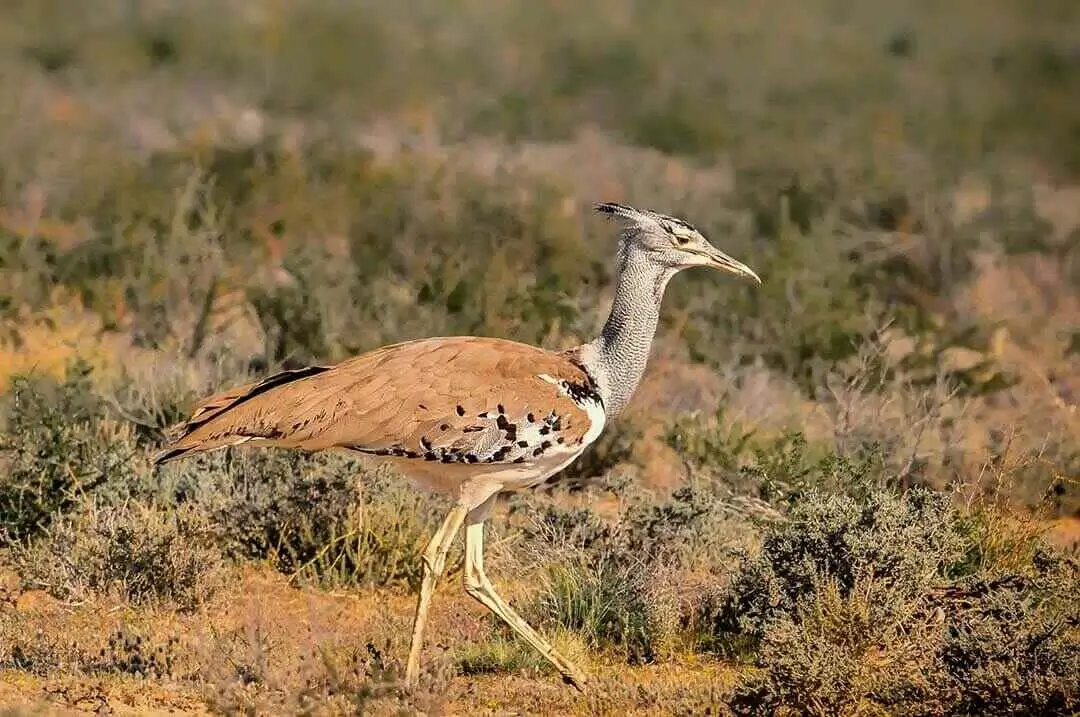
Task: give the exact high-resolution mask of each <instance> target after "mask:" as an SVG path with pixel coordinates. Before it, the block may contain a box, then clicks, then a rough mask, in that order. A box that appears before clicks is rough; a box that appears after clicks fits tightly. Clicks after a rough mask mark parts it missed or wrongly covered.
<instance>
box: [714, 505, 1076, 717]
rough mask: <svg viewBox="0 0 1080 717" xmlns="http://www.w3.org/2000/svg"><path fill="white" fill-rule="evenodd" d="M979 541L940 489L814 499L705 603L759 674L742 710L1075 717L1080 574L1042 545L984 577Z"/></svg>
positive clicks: (718, 637)
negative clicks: (974, 554) (976, 548)
mask: <svg viewBox="0 0 1080 717" xmlns="http://www.w3.org/2000/svg"><path fill="white" fill-rule="evenodd" d="M998 527H999V529H1000V528H1003V526H1000V525H999V526H998ZM973 535H975V532H973V531H971V530H970V528H969V527H967V526H966V525H965V518H964V516H961V514H960V513H959V512H958V511H956V510H954V509H953V508H951V507H950V505H949V501H948V499H947V497H946V496H943V495H935V494H932V493H928V492H924V491H921V490H913V491H911V492H909V493H908V494H905V495H901V496H896V495H892V494H889V493H884V492H883V493H875V494H872V495H870V496H869V497H868V498H867V499H865V500H863V501H856V500H855V499H852V498H848V497H838V496H828V495H821V494H812V495H810V496H807V498H806V502H805V503H804V504H802V505H800V506H798V507H796V508H795V509H794V510H793V511H792V513H791V515H790V516H789V519H788V520H787V521H785V522H782V523H778V524H776V525H774V526H773V527H772V528H770V529H769V530H768V531H767V532H766V534H765V536H764V538H763V542H762V547H761V551H760V553H759V554H758V555H756V556H753V557H748V558H746V559H745V560H744V561H743V564H742V565H741V567H740V568H739V569H738V570H737V571H736V572H735V574H734V576H733V577H732V579H731V582H730V584H729V585H728V586H727V587H725V588H723V589H722V590H720V591H719V592H718V593H717V594H716V595H715V596H714V597H713V598H712V599H711V600H707V601H705V602H704V603H703V605H704V608H703V613H704V614H705V616H706V617H707V619H706V621H705V622H706V624H711V627H712V641H711V644H709V647H711V649H719V650H723V651H726V652H728V653H735V654H738V655H740V656H743V657H749V658H750V659H751V661H752V662H753V665H754V666H755V667H756V668H757V669H756V670H755V671H754V672H753V673H751V674H749V675H748V676H746V677H744V678H743V679H742V680H741V681H740V684H739V685H738V687H737V689H736V690H735V691H734V692H733V694H732V696H731V700H730V706H731V708H732V709H733V711H735V712H736V713H737V714H760V715H765V714H776V713H778V712H782V713H784V714H792V715H820V714H838V715H844V714H847V715H856V714H859V715H861V714H881V715H885V714H899V715H927V716H929V715H968V714H1017V715H1019V714H1048V715H1050V714H1052V715H1058V714H1060V715H1065V714H1072V713H1073V711H1074V710H1075V709H1077V708H1078V707H1080V689H1078V687H1077V683H1076V681H1075V679H1074V676H1075V675H1076V674H1077V672H1076V671H1077V668H1078V664H1080V663H1078V661H1080V630H1078V629H1077V628H1078V626H1080V622H1078V617H1080V615H1078V613H1077V609H1076V602H1075V599H1074V597H1073V596H1074V595H1075V591H1076V589H1077V588H1078V587H1080V569H1078V566H1077V564H1076V562H1075V561H1073V560H1069V559H1065V558H1063V557H1061V556H1055V555H1054V554H1051V553H1048V552H1046V551H1044V550H1042V549H1036V550H1033V551H1029V552H1028V557H1027V559H1026V560H1025V561H1023V564H1020V565H1018V564H1016V563H1015V561H1014V562H1012V563H1010V565H1011V566H1012V569H1006V567H1005V563H1002V564H999V565H992V564H991V565H986V564H984V565H982V566H980V567H979V568H978V569H979V572H978V573H977V574H972V572H971V570H972V569H973V567H972V566H973V563H972V562H971V561H970V559H969V554H970V551H971V549H972V548H971V545H970V542H969V541H970V540H971V536H973Z"/></svg>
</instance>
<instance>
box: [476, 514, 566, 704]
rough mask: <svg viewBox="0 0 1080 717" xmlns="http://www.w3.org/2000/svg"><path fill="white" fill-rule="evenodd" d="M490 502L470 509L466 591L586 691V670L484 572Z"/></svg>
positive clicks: (563, 674)
mask: <svg viewBox="0 0 1080 717" xmlns="http://www.w3.org/2000/svg"><path fill="white" fill-rule="evenodd" d="M488 507H489V506H488V504H484V505H482V506H480V507H479V508H476V509H475V510H473V511H472V512H470V513H469V518H468V524H467V525H466V527H465V592H467V593H469V595H471V596H472V597H474V598H476V599H477V600H479V601H480V602H481V603H483V605H484V606H485V607H487V609H488V610H491V611H492V612H493V613H495V614H496V615H498V616H499V618H500V619H501V620H502V621H503V622H505V623H506V624H507V625H509V626H510V628H511V629H513V631H514V632H516V633H517V634H518V635H520V636H521V637H522V638H524V640H525V641H526V642H528V643H529V644H530V645H532V646H533V648H534V649H535V650H536V651H537V652H539V653H540V654H541V655H543V656H544V658H545V659H546V660H547V661H548V662H550V663H551V664H553V665H554V666H555V668H556V669H557V670H558V671H559V672H560V673H562V676H563V679H564V680H566V681H567V682H569V683H570V684H571V685H573V686H574V687H576V688H578V689H579V690H581V691H582V692H584V691H585V682H586V677H585V673H584V672H582V671H581V670H579V669H578V668H577V667H576V666H575V665H574V664H573V663H571V662H570V661H569V660H567V659H566V658H565V657H563V656H562V655H560V654H559V653H558V651H557V650H555V648H554V647H552V646H551V644H550V643H549V642H548V641H547V640H545V639H544V638H543V637H541V636H540V634H539V633H538V632H536V630H534V629H533V628H532V626H531V625H529V623H527V622H525V620H524V619H523V618H522V617H521V616H520V615H518V614H517V613H516V612H514V610H513V608H511V607H510V606H509V605H507V604H506V602H505V601H504V600H503V599H502V598H501V597H499V595H498V594H497V593H496V592H495V588H494V587H493V586H492V584H491V581H490V580H488V577H487V575H486V574H485V573H484V519H485V518H486V516H487V508H488Z"/></svg>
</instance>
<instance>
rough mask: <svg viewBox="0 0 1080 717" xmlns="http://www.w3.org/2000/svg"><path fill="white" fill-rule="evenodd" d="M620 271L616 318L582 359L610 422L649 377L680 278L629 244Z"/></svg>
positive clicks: (613, 309) (621, 254)
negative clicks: (671, 284)
mask: <svg viewBox="0 0 1080 717" xmlns="http://www.w3.org/2000/svg"><path fill="white" fill-rule="evenodd" d="M617 267H618V269H617V278H616V284H615V300H614V302H613V303H612V306H611V314H610V315H609V316H608V319H607V323H605V324H604V328H603V330H602V331H601V332H600V335H599V336H598V337H597V338H596V339H594V340H593V341H590V342H589V343H587V344H585V345H584V346H582V347H581V354H580V356H581V362H582V365H583V366H584V367H585V369H586V370H587V371H588V372H589V375H590V376H592V378H593V380H594V381H596V383H597V389H598V390H599V393H600V396H601V398H603V400H604V412H605V413H606V414H607V416H608V417H609V418H611V417H614V416H615V415H617V414H618V413H619V412H620V411H622V409H623V408H624V407H625V406H626V404H627V403H629V401H630V398H631V396H633V394H634V390H635V389H636V388H637V386H638V383H639V382H640V381H641V377H642V375H643V374H644V373H645V366H646V364H647V363H648V360H649V350H650V348H651V347H652V340H653V336H654V335H655V334H656V326H657V323H658V322H659V320H660V304H661V302H662V301H663V299H664V290H665V289H666V288H667V283H668V281H669V280H670V279H671V277H672V276H673V275H674V274H675V272H676V270H675V269H673V268H671V267H665V266H662V265H659V264H657V263H656V262H655V261H652V260H650V259H649V258H648V257H647V256H645V254H644V253H643V252H642V251H641V250H640V249H636V248H635V245H634V244H632V243H630V242H628V241H626V240H625V238H624V241H623V242H622V244H621V247H620V250H619V257H618V263H617Z"/></svg>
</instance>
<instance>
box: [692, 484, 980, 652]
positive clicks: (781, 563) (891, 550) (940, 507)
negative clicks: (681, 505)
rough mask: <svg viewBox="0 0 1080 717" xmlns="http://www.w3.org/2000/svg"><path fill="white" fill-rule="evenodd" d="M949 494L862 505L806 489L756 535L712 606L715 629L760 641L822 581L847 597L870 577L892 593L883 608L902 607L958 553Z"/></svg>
mask: <svg viewBox="0 0 1080 717" xmlns="http://www.w3.org/2000/svg"><path fill="white" fill-rule="evenodd" d="M963 552H964V544H963V542H962V539H961V536H960V534H959V533H958V531H957V529H956V526H955V524H954V518H953V509H952V507H951V506H950V501H949V497H948V496H946V495H942V494H936V493H931V492H928V491H924V490H913V491H911V492H909V493H907V494H905V495H903V496H899V497H898V496H895V495H892V494H890V493H888V492H884V491H882V492H877V493H873V494H871V496H870V497H869V498H868V499H867V500H866V501H865V502H859V501H856V500H855V499H854V498H849V497H845V496H837V495H828V494H823V493H811V494H808V495H807V496H805V497H804V499H803V501H802V502H800V503H797V504H796V505H795V506H794V508H793V509H792V511H791V513H790V514H789V515H787V516H786V518H785V519H784V521H783V522H782V523H781V524H780V525H779V526H777V527H775V528H773V529H771V530H769V531H768V532H766V534H765V535H764V537H763V538H762V546H761V551H760V552H759V553H758V554H757V555H756V556H754V557H750V558H747V559H746V560H744V562H743V564H742V565H741V567H740V568H739V570H738V571H737V572H736V573H735V575H734V577H733V579H732V581H731V584H730V586H729V587H727V588H726V590H725V591H724V593H723V595H722V596H721V597H720V599H719V603H718V604H717V605H715V606H714V607H713V608H711V609H714V610H715V614H714V615H713V621H714V622H713V634H714V636H715V638H716V639H717V640H718V642H720V643H721V644H722V643H724V642H725V641H726V640H727V639H728V638H730V637H738V638H741V639H745V638H749V639H750V640H755V639H761V638H762V637H763V636H764V635H765V633H766V631H767V630H768V629H769V626H770V624H771V623H772V622H773V621H774V620H775V619H776V618H778V617H780V616H782V615H789V616H790V615H794V614H796V613H797V612H798V610H799V608H800V606H801V605H802V604H803V603H804V602H805V601H807V600H812V599H813V597H814V596H815V594H816V593H817V591H818V590H819V589H820V588H821V587H822V586H823V585H824V583H826V582H831V583H833V584H834V585H835V588H836V590H838V591H839V595H840V597H841V598H842V599H847V598H848V596H849V595H850V594H851V592H852V590H854V589H855V587H856V585H858V584H862V583H865V582H866V581H870V582H872V583H875V584H880V585H882V586H885V587H887V588H888V589H889V590H890V591H892V593H893V596H894V599H893V600H892V601H891V604H890V605H886V606H883V608H882V609H885V610H890V609H894V608H895V609H896V610H901V611H902V610H903V609H904V606H905V605H906V604H908V603H909V602H910V601H911V600H913V599H915V597H916V596H918V595H919V594H921V593H922V592H925V591H927V590H929V589H931V588H932V587H934V586H935V585H937V584H938V582H939V581H940V580H942V579H943V577H944V576H945V574H946V572H947V571H948V570H949V569H950V568H951V567H952V566H953V565H954V564H955V563H956V562H957V561H958V560H959V559H960V558H961V557H962V556H963Z"/></svg>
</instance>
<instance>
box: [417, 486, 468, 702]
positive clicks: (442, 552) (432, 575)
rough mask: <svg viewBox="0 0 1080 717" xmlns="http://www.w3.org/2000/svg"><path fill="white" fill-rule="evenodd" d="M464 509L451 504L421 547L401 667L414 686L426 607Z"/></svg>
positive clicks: (463, 515) (418, 668)
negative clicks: (410, 628) (410, 629)
mask: <svg viewBox="0 0 1080 717" xmlns="http://www.w3.org/2000/svg"><path fill="white" fill-rule="evenodd" d="M467 514H468V508H466V507H465V506H464V505H461V504H458V505H455V506H454V507H453V508H452V509H451V510H450V513H449V514H448V515H447V516H446V520H444V521H443V523H442V525H441V526H440V527H439V529H438V530H437V531H435V535H433V536H431V540H430V541H429V542H428V544H427V548H425V549H424V555H423V558H422V560H423V565H424V577H423V581H422V582H421V583H420V598H419V600H418V601H417V604H416V619H415V621H414V622H413V633H412V643H411V644H410V645H409V662H408V664H407V665H406V667H405V682H406V684H409V685H415V684H416V681H417V678H419V676H420V650H421V649H422V648H423V646H424V626H425V625H427V614H428V608H429V607H430V606H431V595H432V593H434V592H435V581H436V580H438V578H439V575H440V574H442V571H443V567H445V565H446V554H447V553H449V552H450V546H451V545H452V544H453V542H454V538H455V537H456V536H457V534H458V531H459V530H461V524H462V523H463V522H464V521H465V516H466V515H467Z"/></svg>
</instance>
